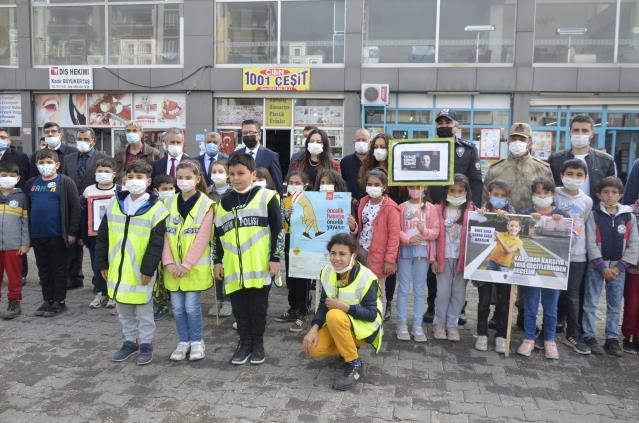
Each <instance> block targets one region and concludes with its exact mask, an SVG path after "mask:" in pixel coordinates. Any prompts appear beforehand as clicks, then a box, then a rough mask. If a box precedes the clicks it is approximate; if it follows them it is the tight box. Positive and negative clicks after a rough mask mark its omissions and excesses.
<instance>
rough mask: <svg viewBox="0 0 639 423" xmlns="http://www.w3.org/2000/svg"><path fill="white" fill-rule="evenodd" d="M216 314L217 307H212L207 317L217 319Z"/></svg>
mask: <svg viewBox="0 0 639 423" xmlns="http://www.w3.org/2000/svg"><path fill="white" fill-rule="evenodd" d="M216 312H217V310H216V307H215V306H212V307H211V308H209V312H208V313H207V315H208V316H212V317H215V314H216Z"/></svg>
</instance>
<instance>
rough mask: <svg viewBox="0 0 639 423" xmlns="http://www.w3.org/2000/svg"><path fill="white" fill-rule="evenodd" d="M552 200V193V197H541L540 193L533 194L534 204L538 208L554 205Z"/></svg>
mask: <svg viewBox="0 0 639 423" xmlns="http://www.w3.org/2000/svg"><path fill="white" fill-rule="evenodd" d="M552 200H553V198H552V195H551V196H550V197H540V196H538V195H533V196H532V202H533V205H534V206H535V208H538V209H547V208H548V207H550V206H552Z"/></svg>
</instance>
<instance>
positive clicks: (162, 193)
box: [158, 189, 175, 200]
mask: <svg viewBox="0 0 639 423" xmlns="http://www.w3.org/2000/svg"><path fill="white" fill-rule="evenodd" d="M174 195H175V190H174V189H172V190H170V191H160V192H158V197H160V200H167V199H169V198H171V197H173V196H174Z"/></svg>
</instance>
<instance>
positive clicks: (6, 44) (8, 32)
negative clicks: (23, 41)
mask: <svg viewBox="0 0 639 423" xmlns="http://www.w3.org/2000/svg"><path fill="white" fill-rule="evenodd" d="M0 66H18V29H17V20H16V2H15V0H3V1H0Z"/></svg>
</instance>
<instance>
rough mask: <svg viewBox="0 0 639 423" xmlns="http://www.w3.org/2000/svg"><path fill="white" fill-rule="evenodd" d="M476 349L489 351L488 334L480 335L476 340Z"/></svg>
mask: <svg viewBox="0 0 639 423" xmlns="http://www.w3.org/2000/svg"><path fill="white" fill-rule="evenodd" d="M475 349H476V350H477V351H488V337H487V336H486V335H478V336H477V340H476V341H475Z"/></svg>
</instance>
